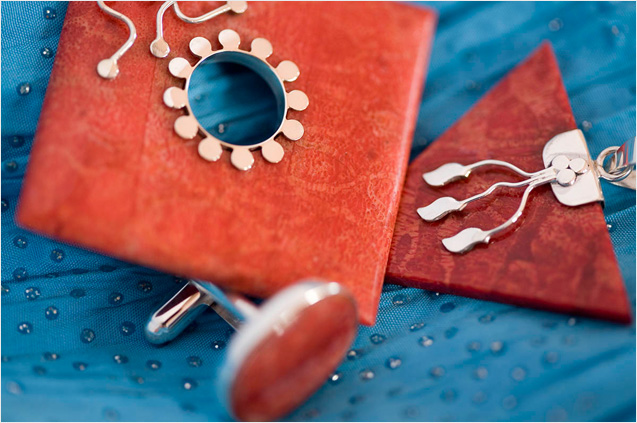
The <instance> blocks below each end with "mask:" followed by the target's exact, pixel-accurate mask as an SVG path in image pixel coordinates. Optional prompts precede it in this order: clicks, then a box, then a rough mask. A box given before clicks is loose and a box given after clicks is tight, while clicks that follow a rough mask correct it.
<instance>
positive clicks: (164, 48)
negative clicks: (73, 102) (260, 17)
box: [97, 0, 248, 79]
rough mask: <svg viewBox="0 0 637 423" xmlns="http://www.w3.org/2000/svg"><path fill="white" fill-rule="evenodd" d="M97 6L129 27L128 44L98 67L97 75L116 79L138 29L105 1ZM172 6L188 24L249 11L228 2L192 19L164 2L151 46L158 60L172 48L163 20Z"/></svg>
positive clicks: (243, 5) (173, 3) (172, 1)
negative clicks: (123, 58) (120, 62)
mask: <svg viewBox="0 0 637 423" xmlns="http://www.w3.org/2000/svg"><path fill="white" fill-rule="evenodd" d="M97 5H98V6H99V8H100V9H102V11H103V12H104V13H106V14H108V15H109V16H112V17H114V18H116V19H119V20H121V21H122V22H124V23H125V24H126V26H127V27H128V32H129V36H128V39H127V40H126V42H125V43H124V44H123V45H122V46H121V47H120V48H119V49H118V50H117V51H116V52H115V53H114V54H113V55H112V56H111V57H109V58H108V59H104V60H102V61H100V62H99V63H98V65H97V73H98V75H99V76H101V77H102V78H104V79H114V78H115V77H116V76H117V75H118V74H119V67H118V66H117V61H118V60H119V59H121V57H122V56H123V55H124V53H126V52H127V51H128V50H129V49H130V48H131V47H132V46H133V44H134V43H135V39H136V38H137V29H136V28H135V25H134V24H133V21H132V20H131V19H130V18H129V17H128V16H126V15H124V14H123V13H121V12H118V11H116V10H114V9H113V8H111V7H109V6H107V5H106V3H105V2H104V1H102V0H98V1H97ZM171 6H173V7H174V9H175V13H176V14H177V16H178V17H179V19H181V20H182V21H184V22H186V23H202V22H206V21H208V20H210V19H212V18H214V17H216V16H219V15H221V14H223V13H226V12H234V13H243V12H245V10H246V9H247V7H248V4H247V2H245V1H228V2H226V4H225V5H223V6H221V7H218V8H216V9H214V10H212V11H210V12H208V13H205V14H203V15H201V16H197V17H194V18H191V17H189V16H186V15H184V14H183V12H182V11H181V10H180V9H179V5H178V4H177V2H176V1H175V0H170V1H166V2H164V3H163V4H162V5H161V6H160V7H159V10H158V11H157V17H156V22H157V37H156V38H155V39H154V40H153V41H152V42H151V44H150V52H151V53H152V54H153V56H155V57H157V58H164V57H166V56H168V53H170V46H169V45H168V43H167V42H166V41H165V40H164V25H163V18H164V13H165V12H166V10H168V8H170V7H171Z"/></svg>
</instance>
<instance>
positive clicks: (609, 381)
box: [1, 2, 635, 421]
mask: <svg viewBox="0 0 637 423" xmlns="http://www.w3.org/2000/svg"><path fill="white" fill-rule="evenodd" d="M429 6H431V7H433V8H435V9H437V10H438V11H439V13H440V17H439V18H440V19H439V25H438V29H437V32H436V38H435V43H434V48H433V56H432V60H431V66H430V70H429V73H428V77H427V87H426V93H425V95H424V97H423V99H422V106H421V112H420V117H419V121H418V126H417V130H416V134H415V139H414V150H413V153H414V155H415V154H417V153H418V152H420V151H421V150H422V149H423V148H425V147H426V146H427V145H428V144H429V143H430V142H431V141H433V140H434V139H435V138H436V137H438V136H439V135H440V134H441V133H442V132H443V131H444V130H445V129H447V128H448V127H449V126H450V125H451V124H452V123H453V122H454V121H455V120H457V119H458V118H459V117H460V116H461V115H462V114H463V113H464V112H465V111H467V110H468V109H469V108H470V107H471V105H472V104H474V103H475V102H476V101H477V100H478V98H479V97H480V96H481V95H483V94H484V93H485V92H486V91H487V90H488V89H489V87H491V86H493V85H494V84H495V83H496V82H497V81H498V80H499V79H500V78H501V77H502V76H504V75H505V74H506V73H507V72H508V71H509V70H510V69H512V68H513V67H514V66H515V65H516V64H517V63H518V62H520V61H521V60H523V59H524V58H525V57H526V56H527V55H528V54H529V53H530V52H531V51H533V50H534V49H535V48H536V47H537V46H538V45H539V43H540V42H541V40H544V39H547V40H550V41H551V42H552V43H553V45H554V48H555V50H556V54H557V57H558V60H559V64H560V68H561V70H562V72H563V76H564V81H565V84H566V88H567V91H568V93H569V96H570V99H571V103H572V106H573V110H574V113H575V117H576V120H577V123H578V125H579V127H580V128H581V129H582V130H583V131H584V133H585V134H586V137H587V139H588V141H589V143H590V150H591V153H592V154H593V155H597V154H598V153H599V152H600V151H601V150H602V149H603V148H605V147H606V146H609V145H617V143H618V142H623V141H624V140H625V139H628V138H629V137H631V136H634V135H635V3H634V2H627V3H606V2H600V3H598V2H586V3H553V2H550V3H526V2H515V3H507V2H498V3H478V2H469V3H440V4H439V3H429ZM361 7H363V6H362V5H361ZM65 11H66V5H65V4H64V3H54V2H51V3H42V2H34V3H30V2H29V3H26V2H24V3H22V2H18V3H12V2H3V3H2V5H1V12H2V24H1V25H2V41H1V42H2V419H3V420H7V421H8V420H88V421H94V420H153V421H166V420H173V421H190V420H223V419H227V418H228V416H227V414H225V412H224V411H223V410H222V409H221V407H220V404H219V401H218V399H217V397H216V396H215V393H214V389H213V387H214V383H215V380H216V379H217V377H218V374H219V366H220V363H221V361H222V358H223V357H224V354H225V350H226V348H225V347H226V345H227V344H228V342H229V338H230V336H231V334H232V331H231V330H230V328H229V326H228V325H226V324H225V323H224V322H223V321H222V320H221V319H220V318H218V317H217V316H216V315H215V314H214V313H213V312H208V313H205V314H204V315H203V316H201V317H200V318H199V319H198V321H197V322H196V324H195V325H193V326H192V327H191V328H190V329H189V330H188V333H186V334H184V335H183V336H181V337H180V338H178V339H177V340H175V341H174V342H172V343H171V344H169V345H166V346H164V347H161V348H159V347H156V346H153V345H150V344H149V343H147V342H146V341H145V339H144V336H143V325H144V322H145V321H146V319H147V318H148V316H149V315H150V313H151V312H152V311H154V309H155V308H156V307H157V306H158V305H159V304H160V303H161V302H162V301H163V300H165V299H166V298H167V297H168V296H170V295H171V294H172V293H174V292H175V291H176V290H177V289H178V288H179V287H180V286H182V285H183V283H184V281H183V280H180V279H178V278H175V277H173V276H171V275H166V274H162V273H158V272H155V271H152V270H148V269H145V268H141V267H139V266H133V265H131V264H128V263H123V262H120V261H116V260H113V259H110V258H107V257H104V256H100V255H97V254H93V253H90V252H87V251H85V250H82V249H79V248H74V247H71V246H69V245H65V244H60V243H57V242H55V241H52V240H49V239H45V238H42V237H39V236H36V235H34V234H32V233H29V232H27V231H25V230H22V229H20V228H18V227H16V225H15V222H14V212H15V208H16V202H17V198H18V193H19V191H20V185H21V183H22V177H23V174H24V171H25V167H26V164H27V161H28V158H29V151H30V148H31V144H32V141H33V134H34V131H35V128H36V124H37V120H38V115H39V112H40V108H41V106H42V100H43V96H44V93H45V90H46V86H47V81H48V78H49V74H50V71H51V67H52V65H53V62H54V60H55V52H56V48H57V43H58V37H59V34H60V30H61V27H62V23H63V20H64V15H65ZM378 35H379V36H382V23H379V31H378ZM123 72H125V70H123ZM96 77H97V76H96ZM603 188H604V194H605V196H606V199H607V201H606V207H605V209H604V212H605V215H606V219H607V223H608V227H609V231H610V235H611V238H612V241H613V245H614V248H615V252H616V254H617V257H618V260H619V263H620V266H621V269H622V273H623V276H624V279H625V282H626V286H627V290H628V293H629V298H630V302H631V304H632V305H633V307H634V304H635V194H634V192H630V191H626V190H622V189H621V188H617V187H614V186H610V185H608V184H604V187H603ZM289 418H290V419H291V420H574V421H578V420H632V421H634V420H635V326H634V324H633V325H629V326H621V325H616V324H611V323H606V322H601V321H595V320H590V319H583V318H575V317H571V316H566V315H560V314H553V313H547V312H541V311H537V310H527V309H523V308H518V307H513V306H510V305H505V304H496V303H490V302H485V301H478V300H473V299H468V298H462V297H455V296H451V295H438V294H436V293H435V292H427V291H422V290H416V289H404V288H401V287H398V286H393V285H387V286H385V288H384V291H383V295H382V298H381V303H380V309H379V315H378V323H377V324H376V326H374V327H361V329H360V332H359V335H358V338H357V339H356V342H355V344H354V346H353V349H352V350H351V351H350V353H349V354H348V355H347V358H346V359H345V360H344V362H343V364H342V365H341V366H340V368H339V369H338V371H337V372H336V373H335V374H334V375H333V376H332V377H331V378H330V379H329V380H328V381H327V382H326V383H325V385H324V386H323V387H322V388H321V389H320V391H319V392H317V393H316V394H315V395H314V396H313V397H312V398H311V399H310V400H309V401H308V402H307V403H306V404H304V405H303V406H302V407H300V408H299V409H298V410H297V411H296V412H294V413H293V414H292V415H291V416H289Z"/></svg>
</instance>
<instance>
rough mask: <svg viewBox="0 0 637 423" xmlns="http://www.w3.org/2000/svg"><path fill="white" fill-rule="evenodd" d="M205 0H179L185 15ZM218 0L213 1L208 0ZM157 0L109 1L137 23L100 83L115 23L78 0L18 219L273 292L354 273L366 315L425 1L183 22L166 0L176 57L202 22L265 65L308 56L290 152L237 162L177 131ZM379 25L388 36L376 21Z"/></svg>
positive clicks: (347, 279) (419, 51) (407, 124)
mask: <svg viewBox="0 0 637 423" xmlns="http://www.w3.org/2000/svg"><path fill="white" fill-rule="evenodd" d="M209 3H210V2H197V3H187V2H184V4H183V6H182V9H183V11H184V12H185V13H187V14H189V15H191V16H193V15H198V14H201V13H203V12H205V11H208V10H210V8H211V7H212V6H217V5H218V2H217V3H216V4H214V5H211V4H209ZM212 3H214V2H212ZM159 5H160V3H148V2H144V3H134V4H133V3H129V2H124V3H117V4H116V5H115V6H114V7H115V8H116V9H118V10H120V11H122V12H123V13H125V14H126V15H128V16H130V17H131V19H132V20H133V22H134V23H135V25H136V26H137V30H138V33H139V36H138V39H137V42H136V44H135V45H134V46H133V48H132V49H131V50H130V51H129V52H128V53H127V54H126V55H125V56H124V57H123V58H122V59H121V60H120V61H119V66H120V72H121V73H120V75H119V76H118V77H117V78H116V79H115V80H112V81H105V80H102V79H101V78H99V77H98V76H97V74H96V70H95V68H96V65H97V63H98V62H99V61H100V60H101V59H104V58H106V57H108V56H110V55H111V54H112V53H113V52H114V51H115V50H116V49H117V48H118V47H119V46H120V45H121V43H122V42H123V41H124V40H125V39H126V37H127V32H126V28H125V26H124V25H123V24H122V23H121V22H119V21H117V20H115V19H112V18H108V17H107V16H105V15H103V14H102V13H100V11H99V9H98V7H97V5H96V4H95V3H93V2H71V4H70V5H69V8H68V12H67V15H66V21H65V24H64V30H63V32H62V37H61V41H60V45H59V48H58V51H57V53H56V62H55V67H54V69H53V73H52V76H51V81H50V83H49V88H48V92H47V95H46V99H45V104H44V107H43V110H42V115H41V118H40V123H39V127H38V131H37V134H36V141H35V146H34V149H33V152H32V155H31V158H30V165H29V169H28V172H27V176H26V180H25V184H24V188H23V191H22V197H21V203H20V207H19V211H18V220H19V222H20V223H21V224H22V225H23V226H25V227H27V228H29V229H32V230H34V231H37V232H40V233H43V234H45V235H48V236H51V237H55V238H58V239H60V240H63V241H67V242H71V243H74V244H79V245H81V246H85V247H88V248H91V249H94V250H97V251H100V252H102V253H105V254H108V255H112V256H116V257H119V258H122V259H125V260H129V261H132V262H136V263H140V264H143V265H147V266H150V267H154V268H157V269H161V270H164V271H166V272H171V273H175V274H179V275H183V276H190V277H197V278H201V279H206V280H211V281H215V282H217V283H219V284H220V285H222V286H225V287H229V288H232V289H235V290H238V291H241V292H244V293H248V294H252V295H256V296H260V297H263V296H268V295H270V294H272V293H273V292H275V291H277V290H279V289H280V288H282V287H284V286H286V285H289V284H290V283H293V282H295V281H297V280H298V279H301V278H304V277H309V276H316V277H320V278H322V279H327V280H335V281H338V282H341V283H343V284H345V285H347V286H348V287H349V288H350V290H351V291H352V292H353V293H354V295H355V297H356V299H357V301H358V305H359V308H360V309H359V312H360V316H361V320H362V322H363V323H366V324H371V323H373V321H374V318H375V315H376V310H377V306H378V299H379V296H380V290H381V286H382V282H383V276H384V273H385V266H386V263H387V257H388V254H389V246H390V243H391V236H392V230H393V227H394V222H395V217H396V213H397V208H398V201H399V195H400V192H401V189H402V182H403V180H404V175H405V172H406V168H407V160H408V152H409V147H410V144H411V137H412V133H413V128H414V124H415V119H416V115H417V111H418V104H419V97H420V93H421V89H422V84H423V80H424V73H425V69H426V65H427V60H428V57H429V49H430V45H431V40H432V36H433V30H434V26H435V15H434V14H432V13H431V12H429V11H426V10H423V9H416V8H412V7H410V6H406V5H401V4H388V3H340V2H339V3H330V4H325V3H314V2H312V3H296V2H273V3H270V2H265V3H260V2H254V3H250V4H249V8H248V10H247V11H246V12H245V13H244V14H242V15H240V16H237V15H235V16H230V15H225V16H221V17H219V18H216V19H214V20H212V21H210V22H207V23H204V24H200V25H186V24H184V23H183V22H181V21H179V20H178V19H177V18H176V17H175V16H174V14H173V13H172V11H169V12H168V13H167V14H166V17H165V19H164V22H165V37H166V40H167V41H168V42H169V44H170V45H171V48H172V52H171V55H170V56H169V58H173V57H179V56H181V57H186V58H189V59H191V63H194V62H195V60H194V59H195V57H194V56H193V55H192V54H191V53H190V52H189V51H188V50H187V46H188V43H189V41H190V39H191V38H193V37H195V36H205V37H206V38H208V39H210V40H212V42H213V45H218V43H217V41H216V37H217V34H218V33H219V32H220V31H221V30H222V29H225V28H231V29H234V30H236V31H237V32H238V33H239V35H240V36H241V37H242V46H243V48H249V45H250V42H251V41H252V40H253V39H254V38H257V37H264V38H267V39H268V40H270V42H271V43H272V45H273V46H274V54H273V56H271V58H270V59H269V61H270V63H273V64H275V65H276V64H278V63H279V62H280V61H281V60H286V59H289V60H293V61H294V62H296V63H297V64H298V66H299V68H300V70H301V76H300V78H299V79H298V81H296V82H294V83H292V84H290V85H288V86H287V88H288V89H289V90H291V89H295V88H297V89H300V90H303V91H304V92H305V93H307V94H308V96H309V98H310V107H309V108H308V109H307V110H306V111H304V112H300V113H299V112H294V111H292V112H290V113H289V115H288V116H289V117H290V118H294V119H298V120H300V121H301V122H302V123H303V125H304V127H305V135H304V136H303V138H302V139H301V140H299V141H297V142H287V141H283V142H282V144H283V148H284V149H285V157H284V159H283V161H282V162H281V163H279V164H277V165H272V164H268V163H267V162H265V161H264V160H263V159H262V158H261V157H260V155H259V154H256V155H255V157H256V163H255V165H254V167H253V169H252V170H250V171H248V172H240V171H237V170H236V169H234V168H233V167H232V165H231V164H230V163H229V156H230V155H229V154H228V153H226V154H224V155H223V157H222V159H221V160H220V161H219V162H217V163H208V162H205V161H204V160H202V159H200V158H199V156H198V155H197V142H198V139H197V140H193V141H188V142H186V141H184V140H182V139H180V138H178V137H177V136H176V135H175V133H174V131H173V123H174V121H175V119H176V118H177V117H179V116H181V115H182V114H183V112H182V111H175V110H172V109H169V108H167V107H166V106H164V104H163V102H162V94H163V92H164V90H165V89H166V88H168V87H170V86H176V85H180V81H178V80H177V79H175V78H173V77H172V76H171V75H170V74H169V73H168V69H167V67H168V60H157V59H155V58H153V57H152V56H151V55H150V52H149V44H150V42H151V41H152V39H153V38H154V36H155V28H154V25H155V13H156V12H157V9H158V8H159ZM379 34H382V36H379Z"/></svg>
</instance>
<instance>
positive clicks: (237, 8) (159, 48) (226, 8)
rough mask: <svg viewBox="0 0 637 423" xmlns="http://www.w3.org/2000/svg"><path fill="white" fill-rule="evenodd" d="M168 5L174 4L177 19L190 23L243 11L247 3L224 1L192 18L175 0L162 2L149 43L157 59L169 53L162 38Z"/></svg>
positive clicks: (168, 48) (167, 46) (168, 47)
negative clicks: (153, 35) (154, 35)
mask: <svg viewBox="0 0 637 423" xmlns="http://www.w3.org/2000/svg"><path fill="white" fill-rule="evenodd" d="M170 6H174V7H173V8H174V9H175V13H176V14H177V17H178V18H179V19H181V20H182V21H184V22H186V23H190V24H198V23H202V22H206V21H209V20H210V19H212V18H215V17H217V16H219V15H222V14H224V13H227V12H234V13H243V12H245V10H246V9H247V8H248V4H247V3H246V2H245V1H229V2H226V4H224V5H223V6H220V7H218V8H216V9H214V10H211V11H210V12H208V13H204V14H203V15H201V16H196V17H194V18H193V17H190V16H186V15H184V13H183V12H182V11H181V9H179V4H177V2H176V1H175V0H169V1H166V2H164V3H163V4H162V5H161V7H160V8H159V11H158V12H157V19H156V24H157V29H156V31H157V37H156V38H155V39H154V40H153V42H152V43H151V44H150V52H151V53H152V55H153V56H155V57H157V58H158V59H163V58H164V57H166V56H168V53H170V46H169V45H168V43H167V42H166V40H165V39H164V13H165V12H166V10H168V8H169V7H170Z"/></svg>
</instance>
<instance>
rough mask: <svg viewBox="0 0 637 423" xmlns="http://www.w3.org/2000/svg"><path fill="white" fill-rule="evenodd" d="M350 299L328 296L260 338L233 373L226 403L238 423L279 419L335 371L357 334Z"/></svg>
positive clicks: (299, 403)
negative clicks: (232, 381)
mask: <svg viewBox="0 0 637 423" xmlns="http://www.w3.org/2000/svg"><path fill="white" fill-rule="evenodd" d="M356 328H357V322H356V309H355V308H354V307H353V306H352V301H351V299H349V298H346V297H343V296H340V297H339V296H333V297H329V298H326V299H324V300H322V301H319V302H317V303H315V304H313V305H312V306H310V307H308V308H307V309H305V310H304V311H303V312H301V313H300V314H299V315H298V316H297V317H296V318H295V319H294V321H293V323H292V324H290V326H288V327H286V328H285V330H284V331H282V332H280V333H278V334H274V333H272V334H264V340H263V341H262V342H261V343H260V344H258V345H257V346H256V347H255V348H254V352H253V353H252V354H250V355H249V356H248V357H247V358H246V359H245V361H244V363H243V364H242V366H241V368H240V369H239V370H238V371H237V375H236V376H235V379H234V383H233V384H232V387H231V389H230V404H231V406H232V410H233V412H234V414H235V416H236V417H238V418H239V419H240V420H243V421H271V420H278V419H280V418H281V417H283V416H284V415H285V414H287V413H289V412H290V411H292V410H293V409H294V408H296V407H298V406H299V405H301V404H302V403H303V402H304V401H305V400H306V399H307V398H309V397H310V395H311V394H312V393H314V391H316V390H317V389H318V388H319V387H320V386H321V385H323V384H324V383H325V381H326V380H327V379H328V377H329V375H330V374H331V373H332V372H333V371H334V370H335V369H336V367H337V366H338V365H339V364H340V362H341V361H342V360H343V357H344V356H345V353H346V352H347V350H348V349H349V347H350V345H351V343H352V341H353V340H354V337H355V336H356Z"/></svg>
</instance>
